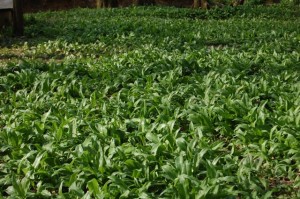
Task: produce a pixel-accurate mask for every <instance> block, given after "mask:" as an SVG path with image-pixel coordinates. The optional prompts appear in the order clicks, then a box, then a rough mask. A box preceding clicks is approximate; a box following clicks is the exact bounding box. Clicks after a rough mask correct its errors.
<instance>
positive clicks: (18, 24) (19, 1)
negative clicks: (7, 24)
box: [13, 0, 24, 36]
mask: <svg viewBox="0 0 300 199" xmlns="http://www.w3.org/2000/svg"><path fill="white" fill-rule="evenodd" d="M13 2H14V9H13V34H14V35H15V36H22V35H23V33H24V19H23V0H14V1H13Z"/></svg>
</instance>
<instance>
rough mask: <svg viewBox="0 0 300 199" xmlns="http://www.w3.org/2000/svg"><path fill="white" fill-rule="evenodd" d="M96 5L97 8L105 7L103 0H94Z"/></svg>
mask: <svg viewBox="0 0 300 199" xmlns="http://www.w3.org/2000/svg"><path fill="white" fill-rule="evenodd" d="M96 7H97V8H103V7H105V4H104V1H103V0H96Z"/></svg>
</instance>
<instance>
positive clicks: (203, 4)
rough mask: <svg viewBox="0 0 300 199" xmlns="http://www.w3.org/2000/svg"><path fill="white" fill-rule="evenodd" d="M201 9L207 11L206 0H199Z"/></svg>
mask: <svg viewBox="0 0 300 199" xmlns="http://www.w3.org/2000/svg"><path fill="white" fill-rule="evenodd" d="M201 8H203V9H207V8H208V2H207V0H201Z"/></svg>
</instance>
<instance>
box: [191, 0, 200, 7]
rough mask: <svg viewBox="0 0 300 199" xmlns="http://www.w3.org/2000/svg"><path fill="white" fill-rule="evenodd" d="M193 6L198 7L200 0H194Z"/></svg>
mask: <svg viewBox="0 0 300 199" xmlns="http://www.w3.org/2000/svg"><path fill="white" fill-rule="evenodd" d="M193 7H194V8H199V7H200V0H194V5H193Z"/></svg>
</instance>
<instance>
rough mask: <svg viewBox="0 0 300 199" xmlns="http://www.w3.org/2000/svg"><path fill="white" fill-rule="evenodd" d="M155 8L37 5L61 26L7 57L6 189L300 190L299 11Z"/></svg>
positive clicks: (114, 192)
mask: <svg viewBox="0 0 300 199" xmlns="http://www.w3.org/2000/svg"><path fill="white" fill-rule="evenodd" d="M149 9H150V10H147V8H130V9H126V10H121V9H120V10H115V9H113V10H101V11H100V10H81V9H79V10H73V11H69V12H62V13H60V12H57V13H38V14H32V16H34V17H36V18H37V20H38V21H39V20H41V21H50V22H49V23H52V25H53V26H51V28H48V29H47V28H46V29H42V30H43V31H46V30H51V29H53V31H54V32H56V33H57V34H56V36H57V38H54V36H55V35H52V36H49V35H48V32H44V33H41V32H37V31H38V30H37V28H41V27H39V25H40V24H39V22H36V24H34V23H31V24H30V25H28V29H27V36H28V34H33V35H36V36H37V37H38V35H40V36H43V35H44V36H48V37H47V40H49V41H46V42H44V41H43V40H42V38H39V39H41V40H39V42H37V43H39V44H35V43H34V42H30V41H29V43H27V44H24V45H23V46H22V49H23V51H24V59H23V60H22V61H17V62H15V61H14V60H11V61H10V62H8V63H7V64H5V66H4V67H1V68H0V143H1V145H0V197H2V196H3V197H8V198H9V197H10V198H26V197H28V198H30V197H32V198H47V197H48V198H51V197H52V198H159V197H161V198H239V197H240V198H271V197H277V196H282V197H285V196H289V197H290V196H291V197H298V196H299V193H298V192H299V166H298V165H299V164H300V158H299V157H300V153H299V147H300V146H299V139H300V137H299V135H298V132H299V130H300V129H299V128H300V127H299V125H300V116H299V114H300V100H299V96H300V87H299V85H300V84H299V77H300V75H299V57H300V55H299V45H296V44H299V41H298V40H299V39H298V36H297V30H298V29H299V23H296V20H295V19H291V20H280V19H278V20H266V19H265V17H262V16H260V17H254V18H253V19H237V18H232V19H229V20H222V21H221V20H220V21H219V20H213V21H211V20H208V21H203V20H202V21H201V20H194V19H191V17H184V18H180V17H178V16H177V17H176V13H177V14H178V15H180V16H182V15H185V16H186V15H188V14H189V13H188V12H187V10H180V11H179V10H176V9H174V8H170V9H169V8H168V9H165V8H149ZM265 9H266V12H267V11H268V9H271V8H265ZM152 11H153V13H152ZM188 11H190V10H188ZM164 12H166V13H164ZM191 12H194V11H191ZM215 12H217V11H215ZM80 13H84V14H81V15H80ZM128 13H131V14H132V15H129V14H128ZM196 14H197V13H196ZM221 14H222V13H221ZM223 14H224V13H223ZM77 15H78V16H79V15H80V17H78V16H77ZM166 15H167V17H166V18H164V17H162V16H166ZM112 16H113V17H112ZM251 16H252V15H251ZM102 17H104V18H102ZM212 17H214V16H212ZM294 17H295V16H294ZM266 18H267V17H266ZM46 19H47V20H46ZM48 19H49V20H48ZM125 19H126V20H125ZM127 19H128V20H127ZM54 21H55V23H54ZM61 24H63V26H62V25H61ZM56 25H57V26H59V29H57V30H56V29H55V28H57V26H56ZM61 28H62V29H61ZM50 33H51V32H49V34H50ZM52 33H53V32H52ZM52 33H51V34H52ZM91 41H92V42H91ZM295 43H296V44H295ZM297 194H298V195H297Z"/></svg>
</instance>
